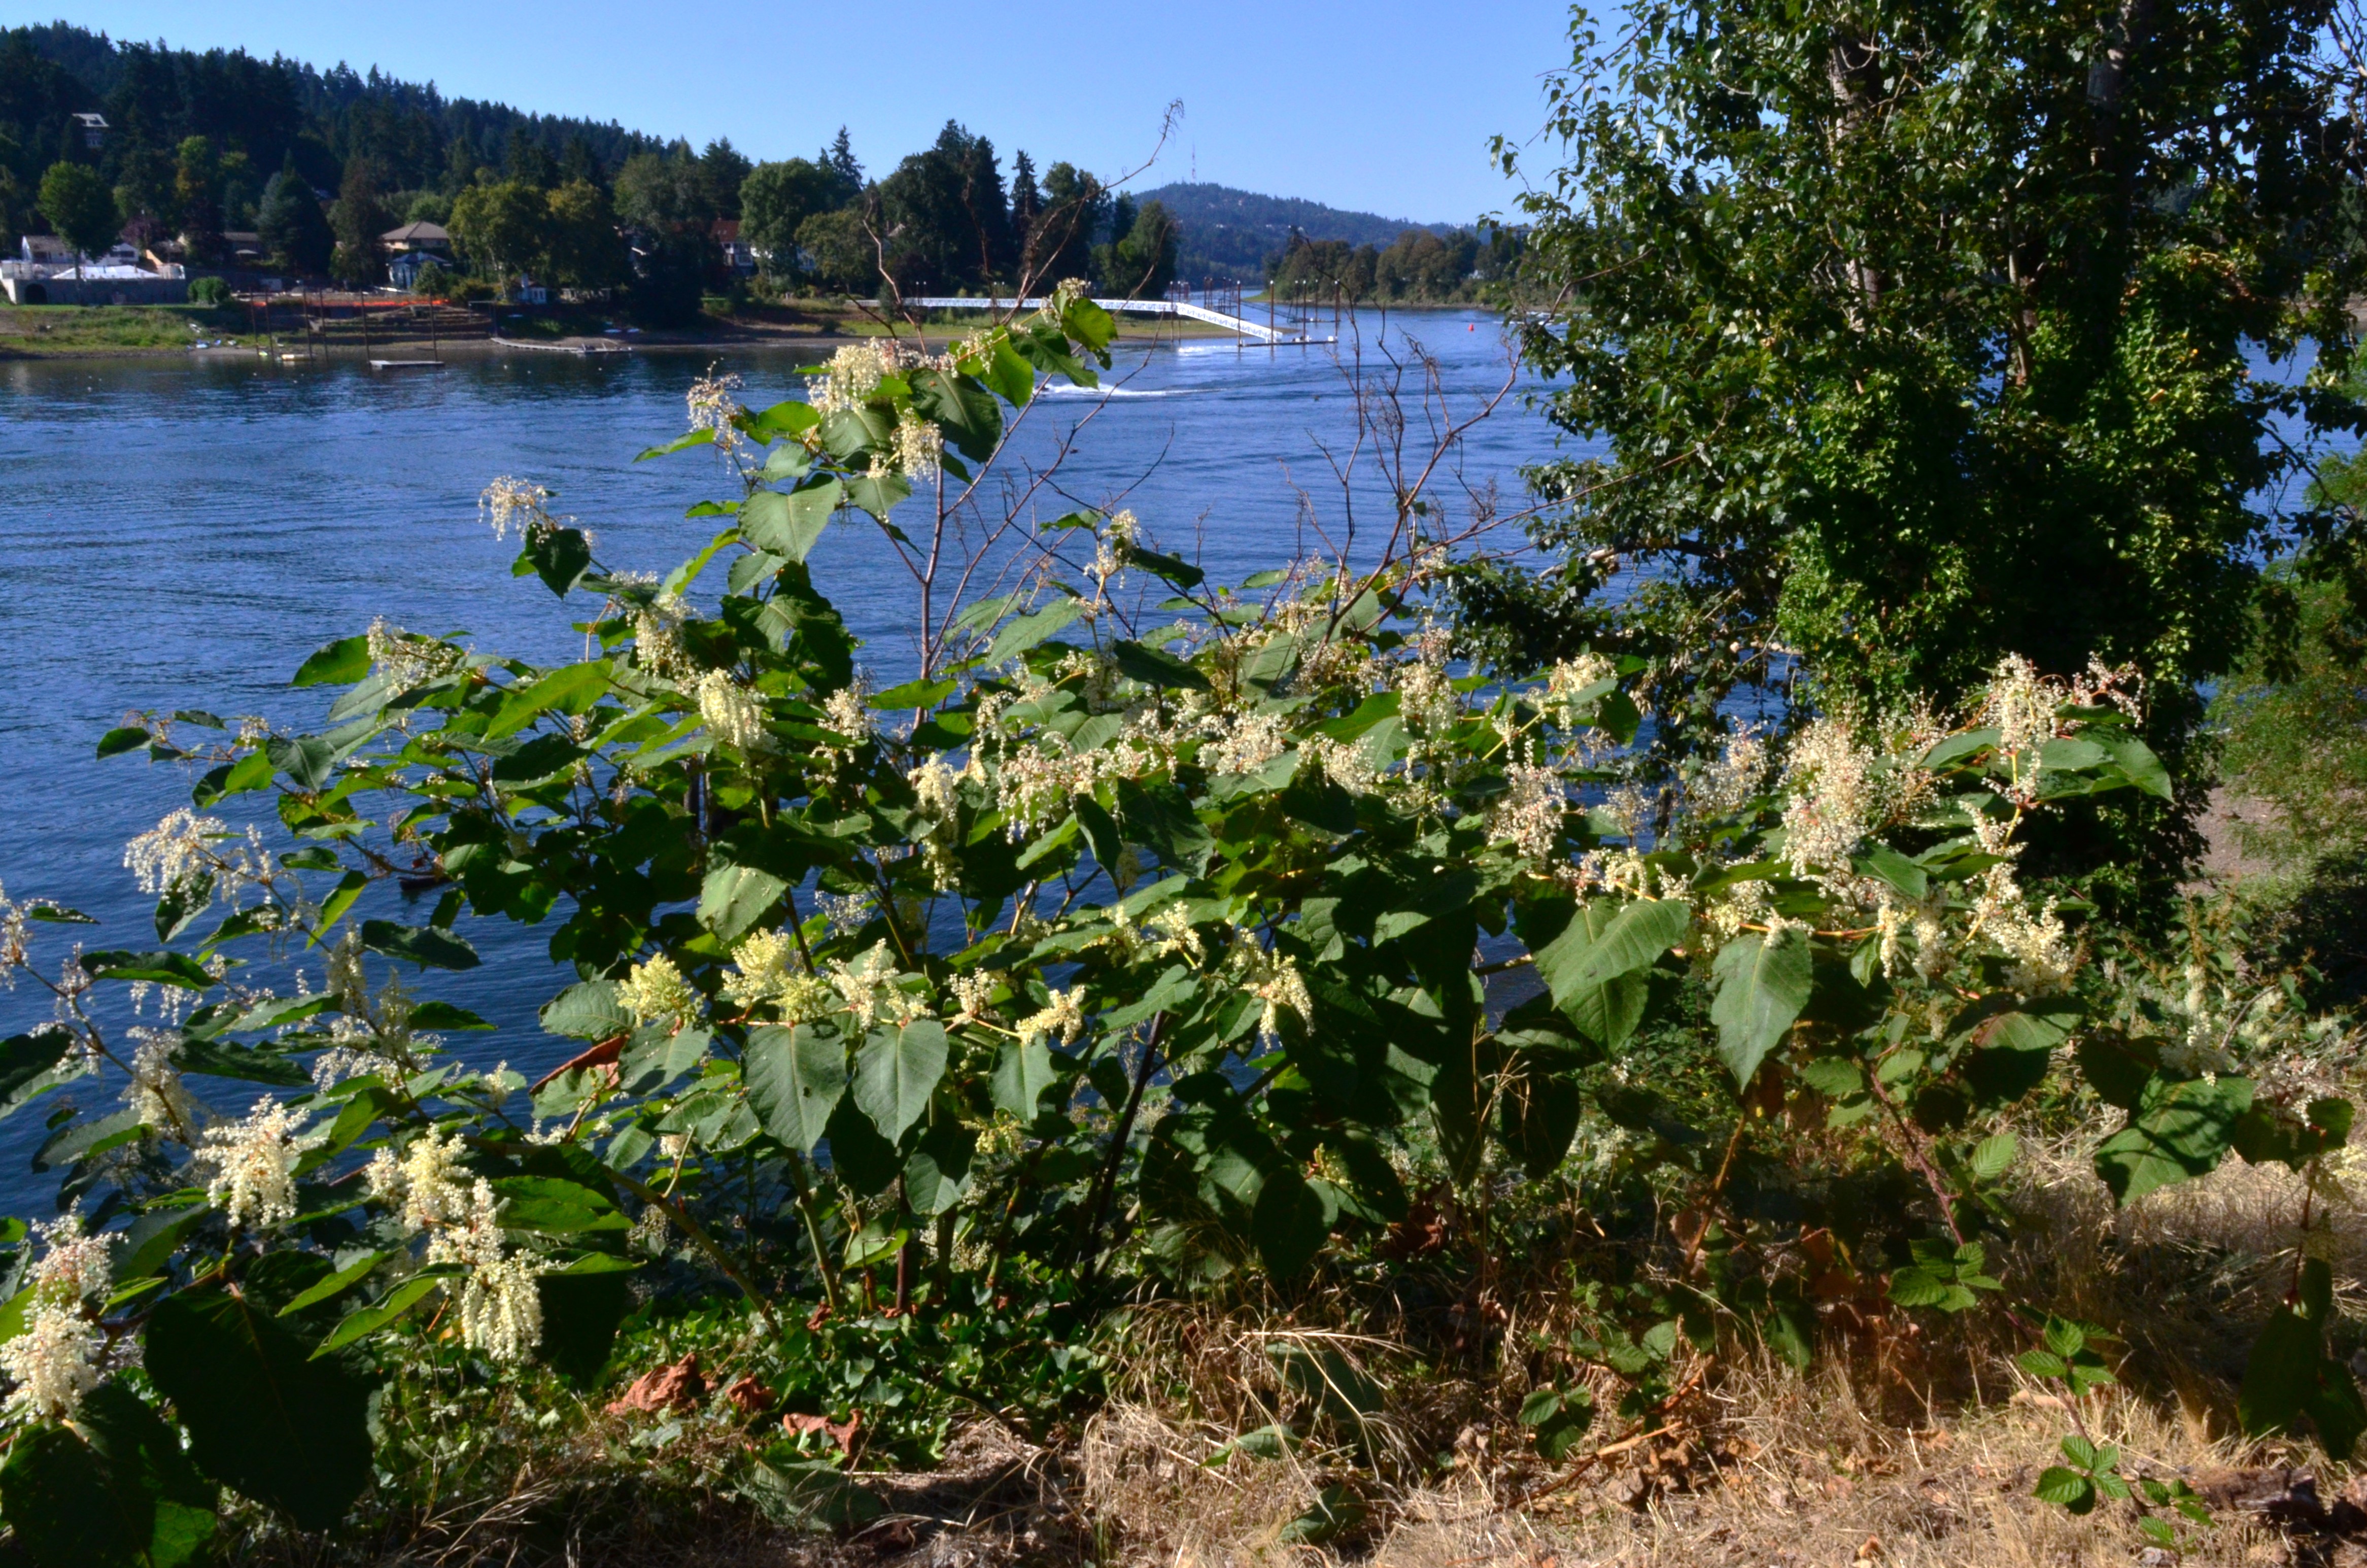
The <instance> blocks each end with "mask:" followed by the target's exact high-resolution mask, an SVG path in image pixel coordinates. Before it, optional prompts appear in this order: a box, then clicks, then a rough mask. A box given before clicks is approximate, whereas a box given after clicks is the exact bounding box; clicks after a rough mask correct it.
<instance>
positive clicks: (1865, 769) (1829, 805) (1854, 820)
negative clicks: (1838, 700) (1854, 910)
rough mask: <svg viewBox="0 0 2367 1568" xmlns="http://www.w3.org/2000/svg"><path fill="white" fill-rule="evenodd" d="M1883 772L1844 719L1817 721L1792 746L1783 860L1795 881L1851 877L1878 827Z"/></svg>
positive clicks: (1786, 782) (1786, 763)
mask: <svg viewBox="0 0 2367 1568" xmlns="http://www.w3.org/2000/svg"><path fill="white" fill-rule="evenodd" d="M1879 766H1880V761H1879V759H1878V758H1877V757H1875V756H1874V753H1873V752H1872V751H1871V750H1869V749H1867V748H1865V747H1863V746H1861V745H1859V744H1857V741H1856V739H1855V738H1854V737H1853V736H1852V734H1851V733H1850V727H1849V725H1848V724H1847V723H1845V722H1842V721H1841V720H1839V719H1831V718H1826V719H1818V721H1816V722H1814V723H1812V724H1810V725H1809V726H1808V727H1807V729H1806V730H1805V731H1803V732H1802V733H1801V735H1800V738H1799V739H1798V740H1797V741H1795V742H1794V743H1793V745H1792V752H1791V755H1790V756H1788V757H1786V758H1785V759H1784V794H1785V795H1786V796H1787V797H1789V799H1788V800H1787V801H1786V803H1785V805H1784V858H1785V859H1787V860H1789V861H1790V862H1791V864H1792V874H1793V875H1794V876H1795V877H1813V876H1816V875H1818V874H1819V873H1831V872H1841V873H1846V872H1848V870H1849V869H1850V858H1851V856H1852V855H1854V854H1855V853H1856V852H1857V846H1859V845H1860V844H1862V843H1863V842H1864V841H1865V835H1866V834H1867V833H1868V832H1869V831H1870V830H1871V829H1872V828H1873V827H1874V822H1875V816H1876V812H1877V810H1878V801H1877V784H1876V779H1875V773H1876V770H1877V768H1878V767H1879Z"/></svg>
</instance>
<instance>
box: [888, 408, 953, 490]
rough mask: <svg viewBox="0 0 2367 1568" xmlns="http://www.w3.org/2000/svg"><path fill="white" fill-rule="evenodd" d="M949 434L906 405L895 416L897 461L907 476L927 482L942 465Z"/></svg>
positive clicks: (932, 478)
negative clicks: (899, 413) (902, 411)
mask: <svg viewBox="0 0 2367 1568" xmlns="http://www.w3.org/2000/svg"><path fill="white" fill-rule="evenodd" d="M945 444H946V434H945V432H944V431H942V430H940V429H938V428H937V426H935V424H934V422H932V421H930V420H926V419H923V418H922V417H921V416H920V415H916V414H914V413H912V411H911V410H909V409H907V410H906V411H904V413H902V414H901V415H898V417H897V420H896V455H895V464H896V467H897V468H898V470H900V472H902V473H903V474H904V476H905V477H906V478H908V479H910V480H912V482H913V483H916V484H925V483H928V482H930V481H931V480H934V478H936V477H937V474H938V472H940V471H941V469H942V468H943V459H942V454H943V451H944V449H945Z"/></svg>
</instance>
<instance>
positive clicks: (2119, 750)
mask: <svg viewBox="0 0 2367 1568" xmlns="http://www.w3.org/2000/svg"><path fill="white" fill-rule="evenodd" d="M2086 738H2087V739H2089V740H2091V741H2094V742H2095V743H2096V744H2098V745H2100V746H2101V747H2102V748H2103V749H2104V750H2106V751H2107V752H2110V753H2111V754H2112V760H2113V761H2114V762H2115V763H2118V764H2119V765H2120V769H2121V772H2122V773H2123V774H2124V775H2126V776H2127V778H2128V781H2129V782H2130V783H2132V784H2134V785H2135V786H2136V787H2137V788H2138V789H2140V790H2144V791H2145V792H2146V794H2148V795H2153V796H2157V797H2158V798H2159V799H2161V800H2165V801H2168V800H2171V799H2174V798H2175V797H2176V794H2177V791H2176V790H2174V789H2173V788H2172V787H2171V785H2170V781H2169V768H2167V767H2163V766H2162V762H2161V758H2159V757H2157V756H2155V755H2154V754H2153V748H2152V747H2150V746H2148V745H2146V744H2145V742H2143V741H2141V740H2139V739H2137V738H2136V737H2135V735H2131V734H2125V733H2121V732H2120V731H2117V730H2101V729H2100V730H2092V731H2090V732H2089V733H2088V734H2087V737H2086Z"/></svg>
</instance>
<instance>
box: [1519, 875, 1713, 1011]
mask: <svg viewBox="0 0 2367 1568" xmlns="http://www.w3.org/2000/svg"><path fill="white" fill-rule="evenodd" d="M1692 924H1693V912H1692V910H1691V909H1690V908H1688V907H1687V906H1686V904H1685V903H1684V901H1683V900H1682V899H1673V898H1670V899H1643V900H1638V901H1637V902H1635V903H1625V904H1620V903H1612V902H1610V901H1609V900H1605V899H1597V900H1594V901H1592V902H1591V903H1584V904H1581V905H1580V906H1579V908H1578V910H1577V912H1576V913H1575V914H1573V915H1571V916H1570V921H1569V925H1568V926H1563V927H1562V930H1561V934H1560V935H1559V936H1557V937H1555V938H1554V939H1553V940H1552V941H1550V942H1547V943H1546V945H1545V946H1544V947H1542V948H1539V949H1537V952H1536V963H1537V976H1538V978H1539V979H1541V980H1543V981H1544V982H1545V983H1546V989H1547V990H1549V991H1551V992H1552V993H1553V999H1554V1005H1555V1006H1557V1007H1559V1008H1560V1009H1561V1010H1562V1011H1563V1012H1564V1013H1565V1014H1567V1015H1568V1016H1569V1020H1570V1022H1572V1023H1574V1024H1576V1025H1577V1026H1578V1027H1579V1028H1580V1031H1581V1032H1583V1033H1584V1034H1585V1035H1586V1036H1587V1038H1589V1039H1590V1040H1594V1041H1595V1042H1596V1043H1597V1044H1599V1045H1603V1046H1615V1045H1618V1044H1620V1043H1621V1042H1623V1041H1624V1040H1626V1038H1627V1037H1628V1036H1629V1035H1630V1034H1632V1033H1634V1032H1635V1029H1636V1026H1637V1023H1639V1022H1641V1021H1642V1018H1643V1016H1644V1004H1645V1001H1646V998H1647V995H1648V992H1647V989H1646V982H1645V980H1644V978H1643V976H1642V975H1641V974H1640V973H1639V972H1638V971H1642V970H1644V969H1647V968H1648V967H1650V966H1651V965H1652V964H1653V963H1655V962H1656V961H1658V960H1659V957H1660V955H1661V954H1662V953H1665V952H1667V951H1668V950H1669V949H1670V948H1673V947H1675V946H1676V945H1677V944H1678V943H1679V942H1682V941H1683V940H1684V937H1685V932H1686V931H1687V930H1688V929H1689V928H1690V927H1691V926H1692Z"/></svg>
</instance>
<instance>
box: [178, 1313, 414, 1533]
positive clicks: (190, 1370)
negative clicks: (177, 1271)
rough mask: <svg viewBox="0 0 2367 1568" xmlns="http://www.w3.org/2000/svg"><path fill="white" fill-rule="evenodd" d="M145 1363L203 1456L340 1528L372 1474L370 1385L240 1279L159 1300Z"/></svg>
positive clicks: (266, 1496)
mask: <svg viewBox="0 0 2367 1568" xmlns="http://www.w3.org/2000/svg"><path fill="white" fill-rule="evenodd" d="M145 1364H146V1367H147V1370H148V1378H149V1381H151V1382H153V1384H154V1385H155V1386H156V1389H157V1392H160V1393H162V1394H164V1397H165V1398H167V1399H169V1400H171V1401H172V1402H173V1408H174V1409H175V1410H176V1411H177V1412H178V1413H179V1415H180V1417H181V1421H182V1424H183V1425H184V1426H187V1428H188V1433H189V1457H190V1458H191V1459H192V1460H195V1461H196V1463H197V1466H198V1469H199V1470H201V1471H204V1472H205V1473H207V1474H208V1475H210V1476H212V1477H213V1478H214V1479H215V1480H217V1481H220V1482H221V1483H223V1484H225V1485H227V1486H230V1487H232V1488H233V1489H234V1490H236V1491H239V1492H242V1493H244V1494H246V1495H247V1496H249V1497H252V1498H255V1499H256V1500H257V1501H258V1502H262V1503H266V1504H268V1505H269V1506H273V1507H275V1508H278V1509H280V1510H281V1511H283V1512H285V1513H286V1514H287V1515H288V1516H289V1517H290V1518H291V1519H293V1520H294V1521H295V1522H296V1523H297V1524H298V1525H299V1526H300V1528H305V1529H311V1530H325V1529H328V1528H332V1527H333V1526H334V1525H335V1524H336V1523H337V1521H338V1520H340V1519H342V1518H343V1517H345V1510H346V1509H347V1508H348V1507H350V1506H352V1504H353V1501H354V1499H355V1498H357V1497H358V1496H360V1495H361V1491H362V1488H363V1487H364V1486H366V1485H368V1483H369V1478H370V1436H369V1385H368V1384H367V1383H366V1382H364V1381H362V1380H361V1379H359V1378H357V1377H356V1376H354V1375H353V1374H352V1373H351V1372H349V1371H347V1370H346V1369H345V1368H344V1367H342V1366H341V1365H339V1364H338V1363H337V1362H335V1361H334V1360H314V1359H311V1355H310V1346H309V1345H308V1344H307V1343H306V1342H305V1341H304V1340H303V1339H301V1338H300V1337H299V1336H298V1335H297V1334H296V1332H295V1331H294V1330H292V1329H290V1328H289V1327H288V1326H287V1325H285V1324H282V1323H280V1322H278V1321H277V1320H276V1319H274V1318H273V1317H271V1316H270V1315H269V1314H268V1313H267V1312H266V1310H265V1309H264V1308H263V1307H262V1306H261V1304H260V1303H258V1302H253V1301H248V1300H247V1299H246V1298H244V1297H243V1296H242V1295H240V1294H239V1292H238V1291H237V1290H236V1289H235V1288H230V1289H221V1290H186V1291H183V1292H181V1293H180V1294H178V1295H174V1296H168V1297H166V1298H165V1299H164V1301H160V1302H158V1303H157V1305H156V1307H155V1309H154V1311H153V1312H152V1313H151V1315H150V1317H149V1319H148V1335H147V1342H146V1362H145Z"/></svg>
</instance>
